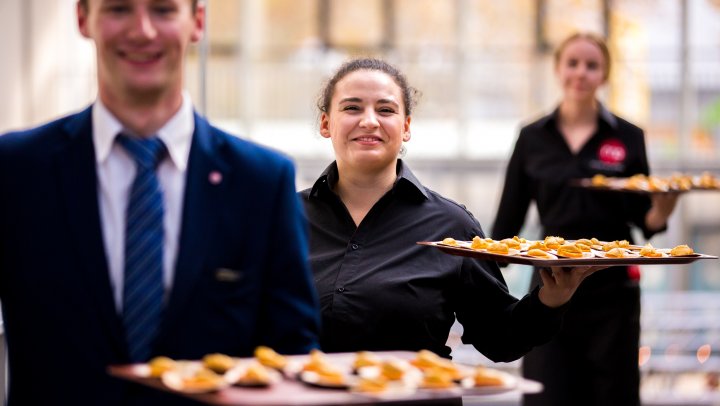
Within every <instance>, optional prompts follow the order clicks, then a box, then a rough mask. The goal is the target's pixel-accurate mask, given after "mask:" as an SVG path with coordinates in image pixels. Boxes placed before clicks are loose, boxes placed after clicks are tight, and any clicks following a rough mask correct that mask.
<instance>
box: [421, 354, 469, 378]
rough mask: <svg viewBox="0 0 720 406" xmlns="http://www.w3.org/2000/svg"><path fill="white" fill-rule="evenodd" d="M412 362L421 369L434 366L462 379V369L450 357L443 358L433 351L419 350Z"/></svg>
mask: <svg viewBox="0 0 720 406" xmlns="http://www.w3.org/2000/svg"><path fill="white" fill-rule="evenodd" d="M410 364H412V365H414V366H415V367H417V368H418V369H420V370H423V371H425V370H428V369H432V368H437V369H441V370H443V371H445V372H447V373H448V374H450V376H451V377H452V379H458V380H459V379H462V378H463V374H462V371H460V369H459V368H458V367H457V365H455V364H454V363H453V362H452V361H450V360H449V359H445V358H442V357H441V356H439V355H437V354H435V353H434V352H432V351H428V350H420V351H418V354H417V357H416V358H415V359H413V360H411V361H410Z"/></svg>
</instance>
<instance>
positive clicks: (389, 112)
mask: <svg viewBox="0 0 720 406" xmlns="http://www.w3.org/2000/svg"><path fill="white" fill-rule="evenodd" d="M378 111H379V112H380V113H385V114H393V113H395V109H392V108H390V107H384V108H381V109H380V110H378Z"/></svg>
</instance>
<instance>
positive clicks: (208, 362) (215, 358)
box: [202, 354, 235, 374]
mask: <svg viewBox="0 0 720 406" xmlns="http://www.w3.org/2000/svg"><path fill="white" fill-rule="evenodd" d="M202 363H203V365H204V366H205V367H206V368H208V369H210V370H212V371H214V372H217V373H219V374H224V373H225V372H227V371H228V370H229V369H230V368H232V367H234V366H235V360H234V359H232V357H230V356H229V355H225V354H208V355H206V356H204V357H203V359H202Z"/></svg>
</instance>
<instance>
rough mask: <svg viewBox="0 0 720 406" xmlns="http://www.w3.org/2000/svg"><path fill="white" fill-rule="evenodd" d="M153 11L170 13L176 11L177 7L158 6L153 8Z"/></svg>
mask: <svg viewBox="0 0 720 406" xmlns="http://www.w3.org/2000/svg"><path fill="white" fill-rule="evenodd" d="M153 11H154V12H155V13H157V14H170V13H172V12H173V11H175V8H174V7H170V6H157V7H155V8H153Z"/></svg>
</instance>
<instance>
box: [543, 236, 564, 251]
mask: <svg viewBox="0 0 720 406" xmlns="http://www.w3.org/2000/svg"><path fill="white" fill-rule="evenodd" d="M563 244H565V239H564V238H562V237H555V236H548V237H545V245H546V246H547V247H548V248H551V249H554V250H556V249H558V247H560V246H561V245H563Z"/></svg>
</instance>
